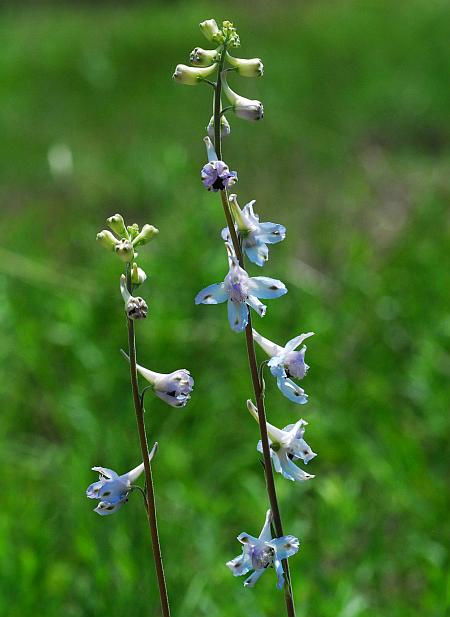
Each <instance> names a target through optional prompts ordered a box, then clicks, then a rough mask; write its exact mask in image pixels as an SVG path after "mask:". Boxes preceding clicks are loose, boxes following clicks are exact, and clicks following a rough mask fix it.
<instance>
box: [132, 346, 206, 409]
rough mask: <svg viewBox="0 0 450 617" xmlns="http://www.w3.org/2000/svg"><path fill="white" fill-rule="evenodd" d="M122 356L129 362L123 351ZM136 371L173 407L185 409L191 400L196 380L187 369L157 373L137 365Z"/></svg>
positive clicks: (157, 394)
mask: <svg viewBox="0 0 450 617" xmlns="http://www.w3.org/2000/svg"><path fill="white" fill-rule="evenodd" d="M122 354H123V355H124V356H125V358H126V359H127V360H128V361H129V360H130V358H129V356H128V355H127V354H126V353H125V352H124V351H123V350H122ZM136 369H137V371H138V373H139V374H140V375H142V377H143V378H144V379H146V380H147V381H148V382H149V383H150V385H151V386H152V387H153V391H154V393H155V394H156V396H158V397H159V398H160V399H162V400H163V401H164V402H165V403H167V404H168V405H171V406H172V407H184V406H185V405H186V403H187V402H188V400H189V399H190V398H191V396H190V394H191V392H192V389H193V388H194V380H193V379H192V377H191V374H190V373H189V371H188V370H186V369H185V368H181V369H178V370H177V371H173V373H157V372H156V371H151V370H150V369H148V368H145V367H143V366H140V365H139V364H136Z"/></svg>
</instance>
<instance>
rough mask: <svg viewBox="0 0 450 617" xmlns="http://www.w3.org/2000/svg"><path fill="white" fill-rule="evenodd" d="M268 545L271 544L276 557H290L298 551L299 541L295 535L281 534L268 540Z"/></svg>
mask: <svg viewBox="0 0 450 617" xmlns="http://www.w3.org/2000/svg"><path fill="white" fill-rule="evenodd" d="M268 544H269V546H272V547H273V548H274V549H275V551H276V553H277V557H278V559H287V558H288V557H292V555H295V553H296V552H297V551H298V549H299V547H300V542H299V540H298V538H296V537H295V536H282V537H281V538H274V539H273V540H271V541H270V542H268Z"/></svg>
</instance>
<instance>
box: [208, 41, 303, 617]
mask: <svg viewBox="0 0 450 617" xmlns="http://www.w3.org/2000/svg"><path fill="white" fill-rule="evenodd" d="M224 57H225V49H224V52H223V53H222V58H221V61H220V63H219V67H218V75H217V85H216V90H215V97H214V147H215V150H216V153H217V157H218V158H219V160H221V159H222V147H221V137H220V114H221V109H220V108H221V101H220V95H221V88H222V76H221V71H222V68H223V60H224ZM220 198H221V200H222V206H223V211H224V214H225V218H226V221H227V225H228V229H229V232H230V236H231V241H232V243H233V248H234V251H235V253H236V256H237V258H238V261H239V265H240V266H241V268H245V263H244V254H243V252H242V250H241V246H240V243H239V238H238V235H237V233H236V228H235V226H234V222H233V218H232V215H231V210H230V204H229V201H228V195H227V191H226V190H225V189H224V190H222V191H220ZM245 340H246V346H247V357H248V363H249V367H250V374H251V378H252V384H253V391H254V394H255V399H256V407H257V410H258V420H259V430H260V434H261V442H262V448H263V459H264V475H265V478H266V489H267V495H268V498H269V503H270V509H271V511H272V517H273V525H274V528H275V532H276V536H277V537H278V538H279V537H281V536H283V535H284V533H283V524H282V521H281V514H280V508H279V506H278V499H277V492H276V488H275V481H274V477H273V469H272V459H271V455H270V445H269V437H268V434H267V423H266V411H265V407H264V392H263V387H262V383H261V381H260V378H259V371H258V363H257V360H256V352H255V343H254V341H253V332H252V319H251V315H250V311H249V314H248V323H247V326H246V328H245ZM283 569H284V573H285V577H286V582H285V585H284V598H285V603H286V612H287V615H288V617H295V606H294V599H293V594H292V585H291V576H290V572H289V565H288V562H287V559H286V560H283Z"/></svg>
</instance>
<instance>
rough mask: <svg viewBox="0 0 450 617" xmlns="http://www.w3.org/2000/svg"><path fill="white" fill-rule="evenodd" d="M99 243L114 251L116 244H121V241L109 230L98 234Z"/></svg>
mask: <svg viewBox="0 0 450 617" xmlns="http://www.w3.org/2000/svg"><path fill="white" fill-rule="evenodd" d="M97 241H98V242H100V244H102V246H104V247H105V248H106V249H109V250H110V251H112V250H113V249H114V247H115V246H116V244H119V240H118V239H117V238H116V237H115V236H114V235H113V234H112V233H111V232H110V231H108V230H107V229H104V230H103V231H101V232H100V233H98V234H97Z"/></svg>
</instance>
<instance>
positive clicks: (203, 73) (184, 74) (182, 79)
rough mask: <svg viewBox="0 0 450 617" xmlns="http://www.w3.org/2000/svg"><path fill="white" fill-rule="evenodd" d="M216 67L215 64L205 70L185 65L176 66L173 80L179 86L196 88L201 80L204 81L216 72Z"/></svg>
mask: <svg viewBox="0 0 450 617" xmlns="http://www.w3.org/2000/svg"><path fill="white" fill-rule="evenodd" d="M216 67H217V63H215V64H212V65H211V66H208V67H205V68H201V67H198V66H187V65H186V64H178V66H177V67H176V68H175V73H174V74H173V78H174V80H175V81H177V82H178V83H179V84H184V85H185V86H196V85H197V84H199V83H200V82H201V81H202V79H206V78H208V77H209V76H210V75H212V74H213V73H214V71H215V70H216Z"/></svg>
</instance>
